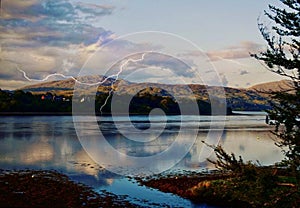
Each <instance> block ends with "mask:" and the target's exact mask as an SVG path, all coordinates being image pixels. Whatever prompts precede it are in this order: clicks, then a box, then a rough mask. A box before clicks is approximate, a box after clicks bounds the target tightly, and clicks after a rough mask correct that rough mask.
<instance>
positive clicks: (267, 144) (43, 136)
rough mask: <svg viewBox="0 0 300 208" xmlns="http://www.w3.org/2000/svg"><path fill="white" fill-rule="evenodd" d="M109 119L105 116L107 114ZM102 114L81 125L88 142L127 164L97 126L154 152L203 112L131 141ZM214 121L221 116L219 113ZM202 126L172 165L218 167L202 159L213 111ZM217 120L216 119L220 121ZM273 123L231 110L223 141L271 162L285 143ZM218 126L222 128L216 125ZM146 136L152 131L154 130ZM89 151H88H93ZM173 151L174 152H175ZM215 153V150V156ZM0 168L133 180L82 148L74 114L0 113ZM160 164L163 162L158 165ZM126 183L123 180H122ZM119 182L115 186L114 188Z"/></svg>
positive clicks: (97, 180) (106, 181)
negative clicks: (145, 138)
mask: <svg viewBox="0 0 300 208" xmlns="http://www.w3.org/2000/svg"><path fill="white" fill-rule="evenodd" d="M105 119H106V120H105ZM105 119H101V122H98V125H100V127H99V126H98V125H97V123H96V124H94V123H91V122H89V119H88V117H87V121H86V123H85V125H84V126H83V128H84V132H85V133H86V134H87V135H88V137H89V140H87V141H86V144H85V145H89V146H90V147H91V148H90V149H94V150H95V152H96V153H99V152H100V153H101V154H100V155H98V156H100V157H103V158H104V159H105V161H106V162H107V165H109V163H110V162H111V161H112V160H118V161H121V162H122V165H123V167H120V168H125V169H126V166H129V167H130V166H131V165H132V164H131V163H132V161H128V160H126V158H125V157H124V158H122V157H121V158H112V156H111V155H110V153H109V151H108V150H107V149H104V148H103V146H102V144H101V142H100V143H99V140H98V138H97V137H96V136H95V135H96V133H97V132H98V131H99V130H102V132H103V133H104V134H105V138H106V140H107V141H109V144H111V145H112V146H113V148H115V149H117V150H118V151H120V152H122V153H123V154H126V155H130V156H138V157H145V156H149V155H155V154H158V153H161V152H163V151H165V150H166V149H167V148H168V147H169V146H170V145H172V144H173V143H174V140H175V139H176V137H178V136H181V137H182V138H181V139H182V141H183V143H184V141H188V140H189V139H190V134H191V132H190V130H195V126H197V125H196V123H197V122H199V117H198V118H195V117H193V116H190V117H186V118H185V119H186V120H184V122H183V125H186V126H188V127H189V128H188V130H187V131H185V132H181V134H180V135H179V134H178V130H179V125H180V124H179V123H178V119H176V117H171V118H170V119H169V120H168V122H167V124H166V128H165V130H164V132H163V133H161V134H160V136H159V139H155V140H153V141H150V142H137V141H130V140H128V139H126V138H124V136H123V135H121V134H120V133H119V131H118V129H116V127H115V126H114V125H113V123H112V122H111V120H109V119H108V118H105ZM117 119H119V120H118V121H119V122H121V124H120V125H118V127H120V128H123V130H126V126H127V123H126V122H123V123H122V117H120V118H117ZM134 119H135V120H133V121H136V123H137V124H138V126H139V127H140V128H141V129H142V128H143V125H148V123H147V122H145V123H143V119H142V118H140V117H135V118H134ZM215 120H216V123H217V122H218V119H217V118H215ZM200 121H201V122H200V127H199V128H197V129H196V130H197V131H198V130H199V132H198V136H197V139H196V141H195V144H194V145H193V146H192V148H191V149H189V150H187V152H188V153H187V154H186V156H185V157H184V158H183V160H181V161H180V162H179V163H177V165H176V166H174V167H172V169H171V171H177V170H202V169H207V168H214V167H213V165H212V164H210V163H208V162H206V161H201V160H200V158H199V155H200V154H201V151H203V143H202V142H201V141H202V140H204V139H205V138H206V137H207V134H208V129H207V127H208V126H209V121H210V118H209V117H201V118H200ZM153 125H154V128H152V129H153V130H154V131H155V125H160V123H159V118H156V120H155V122H154V124H153ZM216 126H217V125H216ZM269 130H270V129H269V127H268V126H266V125H264V117H260V116H232V117H227V118H226V126H225V130H224V131H222V132H223V133H222V138H221V144H222V145H223V146H224V149H225V150H227V151H228V152H234V153H235V154H236V155H241V156H242V157H243V158H244V160H252V161H256V160H259V161H260V163H261V164H264V165H269V164H273V163H274V162H277V161H280V160H281V159H283V155H282V153H281V149H280V148H278V147H276V146H275V145H274V141H273V139H274V136H273V135H272V134H271V133H270V132H269ZM214 131H216V132H217V131H220V129H218V128H216V129H215V130H214ZM127 134H130V135H131V136H133V137H136V138H138V137H143V136H145V135H143V134H141V133H140V131H136V132H135V131H130V132H127ZM147 136H150V137H151V134H148V135H147ZM180 144H181V143H177V144H176V145H178V146H175V149H176V151H173V152H172V154H170V156H169V157H166V158H164V161H163V162H160V163H157V164H156V161H153V164H156V165H160V166H166V167H167V166H168V165H169V164H170V163H172V162H174V161H173V159H174V158H175V157H176V156H177V154H178V152H177V151H181V150H182V148H184V147H182V146H180ZM89 153H90V152H89ZM173 157H174V158H173ZM212 157H213V156H212ZM148 165H149V164H141V165H140V166H138V167H143V166H144V167H145V168H146V169H147V166H148ZM0 168H2V169H23V168H35V169H41V168H42V169H56V170H59V171H62V172H64V173H66V174H68V175H69V176H71V177H72V178H73V179H74V180H78V181H80V182H82V183H85V184H87V185H91V186H93V187H96V188H98V189H99V190H101V189H106V190H116V192H117V190H118V188H116V186H119V185H120V183H122V184H123V183H125V184H127V185H126V186H127V188H128V187H129V186H133V185H132V184H131V185H130V183H129V182H124V181H123V180H124V179H122V178H121V177H120V176H118V175H116V174H114V173H111V172H109V171H106V170H105V169H104V167H102V166H100V165H98V164H97V163H95V162H94V160H92V159H91V157H90V156H89V155H88V154H87V153H86V152H85V151H84V149H83V148H82V146H81V143H80V142H79V140H78V138H77V135H76V131H75V129H74V124H73V120H72V117H68V116H53V117H46V116H45V117H43V116H37V117H35V116H28V117H18V116H9V117H0ZM157 168H162V167H157ZM123 185H124V184H123ZM114 187H115V188H114Z"/></svg>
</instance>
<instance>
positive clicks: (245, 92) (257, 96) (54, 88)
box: [21, 76, 290, 111]
mask: <svg viewBox="0 0 300 208" xmlns="http://www.w3.org/2000/svg"><path fill="white" fill-rule="evenodd" d="M105 79H106V77H103V76H87V77H81V78H80V80H79V81H80V82H84V83H97V82H102V81H104V80H105ZM74 84H75V81H74V80H73V79H66V80H60V81H50V82H44V83H39V84H34V85H29V86H26V87H23V88H21V90H23V91H25V92H31V93H33V94H46V93H47V92H50V93H52V94H56V95H62V96H72V95H73V89H74ZM289 86H290V82H289V81H286V80H283V81H279V82H270V83H264V84H259V85H255V86H252V87H250V88H248V89H242V88H241V89H240V88H230V87H225V88H224V90H225V96H226V102H227V106H228V107H230V108H231V109H232V110H247V111H248V110H250V111H251V110H252V111H259V110H266V109H269V108H270V104H269V102H268V100H269V96H268V95H265V94H264V93H261V92H267V91H270V90H273V91H278V90H282V89H288V87H289ZM112 87H113V88H114V90H117V92H118V94H120V95H131V96H134V95H136V94H137V89H140V90H138V94H139V96H140V97H143V96H146V95H147V94H152V95H155V96H160V97H170V96H171V95H174V94H176V96H178V97H181V98H182V99H189V98H191V97H189V96H193V97H194V98H196V99H197V100H199V101H201V102H206V103H210V100H211V99H215V98H224V95H223V94H222V91H223V87H216V86H205V85H199V84H189V85H170V84H156V83H131V82H128V81H126V80H117V81H116V80H114V79H107V80H106V81H105V82H103V83H102V84H101V85H99V87H98V94H105V93H108V92H109V91H111V89H112ZM191 92H192V94H191ZM208 92H213V93H212V94H213V96H214V97H209V95H208ZM85 94H86V95H87V94H90V92H88V91H87V92H84V93H82V96H84V95H85Z"/></svg>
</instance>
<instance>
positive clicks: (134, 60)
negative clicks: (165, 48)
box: [100, 53, 147, 114]
mask: <svg viewBox="0 0 300 208" xmlns="http://www.w3.org/2000/svg"><path fill="white" fill-rule="evenodd" d="M146 54H147V53H143V54H142V57H141V58H139V59H132V58H129V59H127V60H126V61H124V63H123V64H121V66H120V70H119V71H118V73H117V74H115V75H113V76H115V77H116V78H115V81H114V82H112V83H111V90H110V91H109V93H108V96H107V98H106V99H105V101H104V104H103V105H102V106H101V107H100V112H101V114H102V109H103V108H104V106H105V105H106V104H107V102H108V100H109V98H110V96H111V95H112V92H113V91H114V89H113V85H114V84H115V83H116V81H117V80H118V79H119V75H120V74H121V73H122V72H123V70H124V67H126V66H127V65H128V64H129V63H130V62H131V63H136V62H140V61H143V60H144V59H145V56H146Z"/></svg>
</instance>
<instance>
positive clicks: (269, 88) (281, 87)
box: [248, 80, 293, 92]
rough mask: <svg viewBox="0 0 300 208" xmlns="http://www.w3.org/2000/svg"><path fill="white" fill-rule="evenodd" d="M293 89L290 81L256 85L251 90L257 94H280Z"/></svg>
mask: <svg viewBox="0 0 300 208" xmlns="http://www.w3.org/2000/svg"><path fill="white" fill-rule="evenodd" d="M292 88H293V83H292V81H290V80H281V81H275V82H267V83H262V84H257V85H254V86H252V87H250V88H248V89H249V90H254V91H257V92H278V91H286V90H290V89H292Z"/></svg>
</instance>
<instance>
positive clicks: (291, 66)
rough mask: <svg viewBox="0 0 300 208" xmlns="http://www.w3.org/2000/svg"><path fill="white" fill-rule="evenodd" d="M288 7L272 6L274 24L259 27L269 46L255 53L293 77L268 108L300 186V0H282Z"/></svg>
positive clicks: (271, 67) (277, 70) (270, 66)
mask: <svg viewBox="0 0 300 208" xmlns="http://www.w3.org/2000/svg"><path fill="white" fill-rule="evenodd" d="M280 1H281V2H282V3H283V4H284V9H281V8H277V7H275V6H269V10H268V11H265V15H266V16H267V17H268V19H270V20H271V26H269V27H268V26H266V24H263V23H259V24H258V26H259V30H260V32H261V34H262V36H263V38H264V39H265V40H266V42H267V45H268V48H267V50H266V51H264V52H261V53H259V54H252V56H253V57H255V58H256V59H258V60H260V61H263V62H264V63H265V64H266V65H267V69H268V70H270V71H271V72H274V73H276V74H279V75H282V76H283V77H285V78H288V79H290V80H291V86H290V89H289V90H284V91H280V92H271V98H272V100H273V101H274V102H273V109H272V110H271V111H268V113H269V116H270V117H271V118H273V119H274V120H275V121H276V122H275V127H276V128H275V130H274V131H273V133H274V134H275V135H277V136H278V137H279V138H280V141H279V142H277V143H276V144H277V145H278V146H280V147H282V148H283V149H284V154H285V156H286V159H285V161H284V162H285V164H286V166H287V167H288V168H290V169H291V170H292V172H293V173H294V176H295V177H296V180H297V184H298V186H299V181H300V176H299V172H300V170H299V168H300V60H299V56H300V2H299V0H280Z"/></svg>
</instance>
